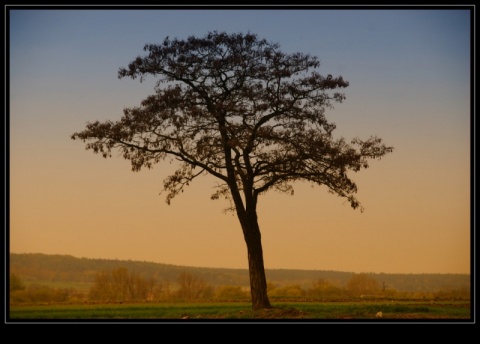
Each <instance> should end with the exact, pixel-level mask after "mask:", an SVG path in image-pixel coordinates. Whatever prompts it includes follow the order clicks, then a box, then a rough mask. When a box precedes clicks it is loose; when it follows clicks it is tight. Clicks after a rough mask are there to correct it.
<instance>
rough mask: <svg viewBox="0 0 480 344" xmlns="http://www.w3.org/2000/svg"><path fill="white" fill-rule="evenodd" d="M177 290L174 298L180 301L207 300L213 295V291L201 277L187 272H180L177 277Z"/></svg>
mask: <svg viewBox="0 0 480 344" xmlns="http://www.w3.org/2000/svg"><path fill="white" fill-rule="evenodd" d="M177 281H178V284H179V289H178V290H177V293H176V296H177V298H179V299H182V300H195V299H207V298H211V297H212V295H213V289H212V287H211V286H209V285H207V283H206V282H205V280H204V279H203V278H201V277H198V276H195V275H193V274H191V273H188V272H185V271H184V272H182V273H181V274H180V275H179V276H178V279H177Z"/></svg>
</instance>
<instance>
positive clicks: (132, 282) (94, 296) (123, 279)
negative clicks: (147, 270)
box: [89, 268, 169, 302]
mask: <svg viewBox="0 0 480 344" xmlns="http://www.w3.org/2000/svg"><path fill="white" fill-rule="evenodd" d="M168 293H169V289H168V284H167V285H161V284H160V285H159V284H158V283H157V282H156V280H155V279H154V278H150V279H145V278H144V277H142V276H140V275H138V274H136V273H134V272H129V271H128V269H126V268H118V269H114V270H112V271H110V272H108V271H101V272H99V273H97V275H96V277H95V284H94V286H93V287H92V288H91V289H90V292H89V299H90V300H103V301H122V302H123V301H135V300H149V299H150V300H152V299H155V300H159V299H162V298H165V294H168Z"/></svg>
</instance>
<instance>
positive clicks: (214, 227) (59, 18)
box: [7, 7, 472, 277]
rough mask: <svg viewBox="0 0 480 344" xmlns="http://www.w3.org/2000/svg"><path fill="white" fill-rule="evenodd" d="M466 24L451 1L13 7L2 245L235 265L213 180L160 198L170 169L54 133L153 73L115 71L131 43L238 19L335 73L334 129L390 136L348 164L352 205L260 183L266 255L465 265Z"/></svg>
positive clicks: (291, 265)
mask: <svg viewBox="0 0 480 344" xmlns="http://www.w3.org/2000/svg"><path fill="white" fill-rule="evenodd" d="M470 24H471V23H470V13H469V11H468V10H466V9H461V8H459V9H449V10H443V9H434V8H431V9H427V10H420V9H415V8H411V9H409V10H396V9H386V10H375V9H368V10H353V9H341V10H326V9H324V8H321V7H319V8H318V9H308V10H299V9H295V10H294V9H288V10H281V9H273V8H271V9H266V10H259V9H247V8H246V9H244V10H213V9H203V10H198V9H192V8H190V9H184V10H167V9H165V8H161V7H160V8H159V9H158V10H151V9H150V10H138V9H137V10H132V9H128V10H127V9H121V10H114V9H106V10H94V9H92V8H91V7H90V8H85V9H84V10H78V9H71V10H68V9H67V10H53V9H49V8H48V7H45V8H44V9H37V10H33V9H28V8H26V9H21V10H13V9H12V10H11V11H10V26H9V27H7V33H8V34H9V39H10V45H9V50H8V53H9V56H8V57H9V62H10V70H9V72H10V85H8V86H9V90H10V99H9V105H10V109H9V110H10V112H9V120H10V123H9V125H10V137H9V143H10V161H9V168H10V181H9V182H10V199H9V211H10V214H9V215H10V216H9V219H10V223H9V224H10V226H9V234H10V236H9V239H10V251H11V252H14V253H46V254H69V255H73V256H76V257H87V258H105V259H122V260H128V259H130V260H141V261H143V260H145V261H152V262H158V263H166V264H174V265H186V266H201V267H224V268H248V263H247V251H246V246H245V242H244V240H243V236H242V232H241V228H240V225H239V223H238V220H237V218H236V216H234V215H233V214H226V215H225V214H224V213H223V212H222V210H223V209H224V208H226V207H227V205H228V204H226V203H224V202H223V201H211V200H210V195H211V194H212V190H213V186H214V185H215V179H214V178H213V177H209V176H207V177H203V178H200V179H196V180H195V182H194V183H193V184H192V185H191V186H190V187H189V188H188V189H187V190H186V192H185V193H184V194H182V195H180V196H178V197H177V198H175V199H174V200H173V202H172V205H170V206H168V205H167V204H166V203H165V197H164V195H159V193H160V192H161V190H162V185H163V184H162V181H163V179H164V178H165V177H166V176H167V175H169V173H171V172H173V171H174V166H172V165H169V164H168V163H166V164H158V165H156V166H155V167H154V169H152V170H143V171H141V172H140V173H134V172H132V171H131V167H130V164H129V162H128V161H126V160H124V159H123V158H121V157H116V156H114V157H113V158H111V159H103V158H102V157H101V156H100V155H95V154H93V153H92V151H86V150H85V144H84V143H82V142H81V141H72V140H71V139H70V136H71V134H73V133H74V132H78V131H82V130H83V129H84V128H85V125H86V123H87V122H91V121H95V120H100V121H104V120H107V119H110V120H114V121H115V120H118V119H120V118H121V116H122V114H123V112H122V111H123V108H125V107H133V106H137V105H139V103H140V101H141V100H142V99H144V98H145V97H146V96H147V95H148V94H151V93H153V86H154V83H155V79H154V78H152V77H147V80H146V82H144V83H140V82H139V81H138V80H131V79H127V78H124V79H118V77H117V72H118V69H119V68H120V67H125V66H127V65H128V63H129V62H131V61H132V60H133V59H134V58H135V57H137V56H138V55H143V53H144V52H143V47H144V45H145V44H147V43H160V42H161V41H162V40H163V39H164V38H165V37H166V36H170V38H173V37H177V38H186V37H187V36H190V35H198V36H203V35H204V34H206V33H207V32H208V31H212V30H218V31H227V32H229V33H234V32H239V31H241V32H244V33H246V32H247V31H250V32H252V33H256V34H258V36H259V37H260V38H266V39H267V40H269V41H273V42H277V43H279V44H280V46H281V50H282V51H284V52H292V53H293V52H303V53H310V54H312V55H315V56H317V57H318V58H319V59H320V61H321V66H320V69H319V72H320V73H321V74H323V75H326V74H332V75H334V76H339V75H342V76H343V77H344V79H346V80H347V81H349V83H350V86H349V87H348V88H346V89H345V95H346V101H345V102H344V103H342V104H337V105H336V106H335V108H334V109H333V110H329V111H327V118H328V119H329V120H330V121H331V122H334V123H336V125H337V130H336V135H337V136H343V137H345V138H346V139H348V140H350V139H351V138H353V137H356V136H358V137H360V138H368V137H369V136H370V135H378V136H380V137H382V138H383V139H384V141H385V143H386V144H387V145H392V146H394V147H395V150H394V152H393V153H391V154H387V155H386V156H385V157H384V158H383V159H382V160H380V161H372V163H371V165H370V168H369V169H366V170H362V171H361V172H359V173H357V174H356V175H352V178H353V180H354V181H355V182H356V183H357V186H358V189H359V190H358V193H357V197H358V199H359V200H360V202H361V203H362V205H363V206H364V208H365V212H363V213H361V212H360V211H358V210H353V209H352V208H351V207H350V205H349V204H348V202H346V201H345V199H343V198H340V197H338V196H335V195H332V194H330V193H328V192H327V190H326V188H324V187H315V188H311V187H310V186H309V185H307V184H302V183H298V184H295V195H294V196H287V195H285V194H280V193H276V192H274V191H271V192H270V193H268V194H266V195H265V196H263V197H261V198H260V199H259V209H258V215H259V222H260V227H261V230H262V240H263V249H264V260H265V267H266V268H267V269H273V268H275V269H277V268H278V269H281V268H284V269H308V270H336V271H348V272H357V273H359V272H376V273H381V272H384V273H469V272H470V260H471V259H470V258H471V256H470V239H471V238H470V235H471V223H470V222H471V208H470V200H471V199H470V190H471V188H470V157H471V155H470V147H471V141H470V139H471V138H470V125H471V108H470V76H471V72H472V71H471V70H470V58H471V55H470V49H471V46H470ZM267 277H268V276H267Z"/></svg>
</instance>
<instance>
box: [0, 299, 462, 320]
mask: <svg viewBox="0 0 480 344" xmlns="http://www.w3.org/2000/svg"><path fill="white" fill-rule="evenodd" d="M470 310H471V305H470V303H469V302H468V301H449V302H446V301H445V302H429V301H380V302H379V301H372V302H370V301H359V302H277V303H273V308H272V309H266V310H259V311H253V310H252V309H251V303H249V302H210V303H207V302H202V303H201V302H198V303H131V304H129V303H123V304H119V303H117V304H56V305H29V306H25V305H22V306H11V307H10V312H9V317H8V318H9V320H10V321H11V322H18V321H27V322H31V321H35V320H39V321H48V320H70V321H71V320H76V319H79V320H82V321H84V320H94V321H99V320H100V321H102V320H135V321H138V320H145V321H169V320H174V321H199V320H249V319H251V320H262V319H275V320H276V319H280V320H283V321H285V320H289V319H291V320H313V321H321V320H373V321H388V320H392V321H398V320H415V321H419V320H420V321H421V320H454V321H462V320H470V319H471V313H470ZM378 312H382V316H381V317H379V316H377V315H378Z"/></svg>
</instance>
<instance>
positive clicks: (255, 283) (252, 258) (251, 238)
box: [238, 213, 272, 310]
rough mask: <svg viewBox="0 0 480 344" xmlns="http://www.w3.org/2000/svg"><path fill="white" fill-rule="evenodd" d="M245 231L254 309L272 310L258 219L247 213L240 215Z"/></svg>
mask: <svg viewBox="0 0 480 344" xmlns="http://www.w3.org/2000/svg"><path fill="white" fill-rule="evenodd" d="M238 216H239V218H240V223H241V225H242V229H243V236H244V238H245V242H246V244H247V250H248V270H249V274H250V293H251V295H252V308H253V310H259V309H262V308H271V307H272V306H271V305H270V300H269V299H268V295H267V279H266V277H265V267H264V265H263V250H262V240H261V235H260V227H259V226H258V221H257V217H256V216H255V215H250V216H249V215H248V214H246V213H243V214H238Z"/></svg>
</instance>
